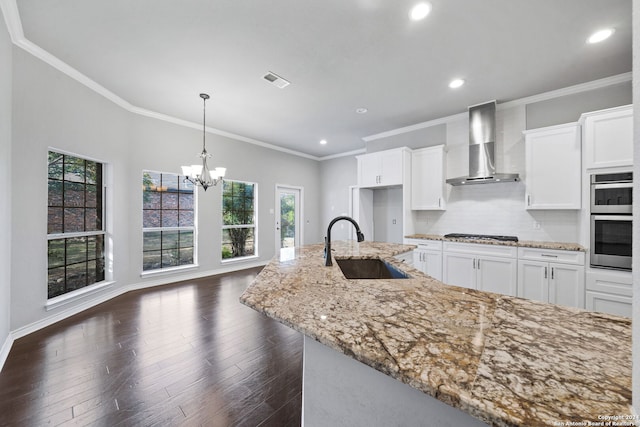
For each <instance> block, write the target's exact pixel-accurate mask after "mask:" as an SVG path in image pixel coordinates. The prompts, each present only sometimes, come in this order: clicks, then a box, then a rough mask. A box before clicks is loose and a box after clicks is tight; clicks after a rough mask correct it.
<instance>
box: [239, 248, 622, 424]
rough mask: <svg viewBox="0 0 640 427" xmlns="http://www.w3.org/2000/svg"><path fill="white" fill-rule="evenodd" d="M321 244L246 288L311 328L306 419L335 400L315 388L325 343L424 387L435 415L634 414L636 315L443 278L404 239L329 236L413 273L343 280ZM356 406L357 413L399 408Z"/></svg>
mask: <svg viewBox="0 0 640 427" xmlns="http://www.w3.org/2000/svg"><path fill="white" fill-rule="evenodd" d="M323 248H324V246H323V245H310V246H305V247H302V248H299V249H296V251H295V256H293V257H291V258H289V259H283V260H280V259H278V258H275V259H273V260H272V261H271V262H270V263H269V264H268V265H267V266H266V267H265V268H264V269H263V271H262V272H261V273H260V274H259V275H258V277H257V278H256V279H255V281H254V282H253V283H252V284H251V286H250V287H249V288H248V289H247V290H246V291H245V293H244V294H243V295H242V297H241V302H242V303H244V304H246V305H247V306H249V307H252V308H254V309H255V310H257V311H259V312H261V313H264V314H265V315H267V316H269V317H271V318H274V319H276V320H278V321H280V322H282V323H283V324H285V325H288V326H290V327H291V328H293V329H295V330H298V331H300V332H301V333H303V334H304V335H305V368H304V369H305V373H304V382H305V385H304V389H303V390H304V391H303V400H304V404H303V405H304V406H303V414H304V415H303V416H304V418H305V425H307V426H310V425H314V422H313V421H309V420H308V419H307V415H308V414H313V413H315V414H317V413H318V411H317V408H318V407H319V406H320V407H322V406H323V405H332V404H335V402H332V401H331V400H330V399H328V400H326V401H316V402H312V401H310V400H309V399H310V397H309V394H308V393H307V386H308V385H309V386H314V384H315V385H317V383H318V381H322V379H318V375H317V373H318V372H317V371H318V370H317V369H316V370H315V371H314V370H313V368H314V367H313V366H310V364H311V363H314V361H318V360H325V362H326V360H328V359H327V358H326V357H324V356H322V357H316V356H317V355H318V354H319V353H322V354H324V355H326V351H328V350H329V349H331V350H330V351H332V352H334V353H336V355H335V356H336V357H337V358H333V356H332V355H330V356H329V357H330V358H331V362H329V363H334V362H332V361H337V362H335V363H338V364H343V363H344V362H343V361H341V360H342V359H341V358H343V357H348V358H350V359H353V360H357V361H358V362H361V364H364V365H367V366H368V367H370V368H373V369H374V370H376V371H378V372H373V374H376V375H377V374H379V373H382V374H384V375H386V376H388V377H391V378H394V379H395V380H398V381H400V382H402V383H404V384H406V385H408V386H410V387H411V388H412V389H414V390H411V391H412V392H413V391H415V390H419V391H420V392H421V393H422V394H421V395H422V396H423V398H424V399H425V404H424V405H421V406H423V408H422V409H423V410H424V408H432V407H433V408H434V409H433V411H435V412H439V411H440V410H439V409H437V406H433V402H431V401H432V400H434V401H435V400H436V399H437V400H438V401H440V402H444V403H446V404H448V405H449V406H450V407H453V408H457V409H459V410H460V411H462V412H464V414H462V415H464V416H466V415H467V414H468V415H470V416H472V417H474V418H475V419H477V420H481V421H483V422H484V423H487V424H490V425H495V426H552V425H557V426H560V425H571V424H569V423H581V422H585V424H584V425H588V424H586V422H592V423H594V424H593V425H598V424H595V423H602V424H601V425H606V424H604V422H605V421H606V419H607V417H622V419H619V421H624V417H630V416H631V415H630V414H631V412H630V410H631V408H630V404H631V321H630V319H628V318H623V317H618V316H613V315H607V314H602V313H594V312H587V311H584V310H580V309H573V308H568V307H561V306H557V305H553V304H547V303H541V302H535V301H529V300H525V299H521V298H516V297H509V296H504V295H498V294H493V293H488V292H481V291H476V290H472V289H466V288H459V287H456V286H449V285H445V284H443V283H441V282H439V281H437V280H434V279H432V278H430V277H429V276H426V275H424V274H422V273H420V272H419V271H417V270H415V269H413V268H412V267H410V266H409V265H406V264H404V263H402V262H401V261H400V260H398V259H395V258H394V256H395V255H398V254H401V253H404V252H407V251H410V250H411V249H412V248H413V247H412V246H407V245H398V244H388V243H378V242H362V243H356V242H351V241H348V242H335V243H333V248H334V252H333V255H334V258H335V259H336V260H338V259H341V258H346V259H349V258H380V259H383V260H385V261H386V262H388V263H389V264H391V265H394V266H395V267H397V268H398V269H400V270H402V271H404V272H405V273H407V274H408V275H409V276H410V277H409V278H407V279H357V280H353V279H346V278H345V277H344V275H343V273H342V271H341V270H340V267H339V266H338V265H337V262H336V263H334V265H333V266H330V267H325V266H324V259H323ZM314 341H317V342H314ZM318 343H320V344H321V345H322V346H321V347H322V348H319V347H318V346H320V344H318ZM307 351H310V352H313V353H312V355H313V357H312V358H308V357H307V354H306V353H307ZM339 353H342V354H339ZM353 360H349V362H353ZM361 364H359V365H361ZM329 367H330V365H329ZM324 369H326V366H325V367H324ZM331 370H332V369H329V370H328V371H331ZM336 372H342V371H340V370H339V369H336ZM344 372H349V369H347V370H346V371H344ZM328 373H330V372H328ZM365 375H366V374H365ZM314 378H315V379H314ZM385 379H388V378H385ZM308 380H309V381H308ZM327 381H328V382H331V381H333V380H331V375H327ZM376 381H377V380H376ZM307 383H309V384H307ZM334 383H335V384H337V385H336V387H340V385H339V382H337V383H336V382H335V381H334ZM367 384H370V383H367ZM399 385H400V386H402V384H399ZM362 388H366V386H363V387H357V386H356V387H354V389H362ZM335 391H336V392H339V391H340V390H338V389H336V390H335ZM364 391H365V392H367V391H369V390H364ZM371 391H375V390H371ZM382 400H384V398H382ZM440 402H436V403H437V404H440ZM357 403H358V405H357V407H353V408H352V412H353V413H354V415H355V418H356V419H357V417H358V413H362V414H363V418H365V417H364V414H365V413H366V414H368V415H369V416H370V415H371V414H374V415H375V414H376V412H378V413H380V415H381V416H384V415H385V413H386V414H389V413H390V409H391V408H385V407H384V406H381V405H380V403H379V402H378V401H375V400H372V401H371V403H370V404H367V401H364V400H362V398H360V399H359V400H358V399H357ZM390 406H393V404H391V405H390ZM311 408H313V409H314V411H311ZM332 410H333V408H331V407H326V408H323V411H320V412H323V413H324V414H325V415H326V414H329V415H330V414H331V412H332ZM410 411H411V409H407V411H405V412H410ZM435 412H434V418H433V419H434V420H435V419H436V417H435V416H436V413H435ZM447 416H448V415H447ZM452 417H453V418H455V417H457V415H456V414H455V413H454V414H452ZM438 423H440V424H442V423H443V422H442V421H438V422H437V423H435V422H433V421H432V420H429V419H426V420H425V423H424V424H422V425H439V424H438ZM398 424H401V423H398ZM450 425H461V424H460V422H459V421H452V422H451V423H450ZM574 425H579V424H574ZM621 425H624V424H621Z"/></svg>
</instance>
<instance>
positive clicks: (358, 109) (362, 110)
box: [356, 107, 369, 114]
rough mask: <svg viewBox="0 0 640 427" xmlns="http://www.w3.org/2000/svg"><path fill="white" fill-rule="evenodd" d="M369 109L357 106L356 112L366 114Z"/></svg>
mask: <svg viewBox="0 0 640 427" xmlns="http://www.w3.org/2000/svg"><path fill="white" fill-rule="evenodd" d="M367 111H369V110H367V109H366V108H364V107H360V108H356V113H358V114H366V112H367Z"/></svg>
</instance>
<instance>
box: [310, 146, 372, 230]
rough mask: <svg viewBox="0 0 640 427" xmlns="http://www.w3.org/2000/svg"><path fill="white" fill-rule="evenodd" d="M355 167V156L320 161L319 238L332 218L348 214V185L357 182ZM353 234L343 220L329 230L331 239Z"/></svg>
mask: <svg viewBox="0 0 640 427" xmlns="http://www.w3.org/2000/svg"><path fill="white" fill-rule="evenodd" d="M357 168H358V161H357V160H356V157H355V156H345V157H338V158H335V159H331V160H324V161H323V162H321V163H320V185H321V191H320V205H321V207H322V217H321V228H320V231H321V232H322V234H321V236H320V237H321V238H324V236H325V235H326V232H327V226H328V225H329V222H330V221H331V220H332V219H333V218H335V217H337V216H340V215H349V213H350V211H349V187H350V186H353V185H356V184H357V183H358V177H357ZM354 236H355V235H354V234H353V227H352V226H351V224H349V223H347V222H345V221H340V222H338V223H336V225H335V226H334V227H333V229H332V230H331V240H345V239H354V238H355V237H354ZM365 238H366V236H365ZM318 241H319V242H321V241H322V239H320V240H318Z"/></svg>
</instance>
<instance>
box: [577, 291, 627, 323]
mask: <svg viewBox="0 0 640 427" xmlns="http://www.w3.org/2000/svg"><path fill="white" fill-rule="evenodd" d="M586 297H587V310H592V311H600V312H603V313H609V314H617V315H618V316H626V317H631V315H632V312H633V302H632V299H631V297H625V296H621V295H609V294H603V293H600V292H594V291H587V292H586Z"/></svg>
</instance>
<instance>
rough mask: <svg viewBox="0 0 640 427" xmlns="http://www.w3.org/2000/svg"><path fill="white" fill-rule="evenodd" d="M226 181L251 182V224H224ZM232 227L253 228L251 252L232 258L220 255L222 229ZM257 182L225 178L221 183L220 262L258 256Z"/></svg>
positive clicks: (238, 260)
mask: <svg viewBox="0 0 640 427" xmlns="http://www.w3.org/2000/svg"><path fill="white" fill-rule="evenodd" d="M226 182H239V183H243V184H251V185H253V224H232V225H225V223H224V184H225V183H226ZM233 228H253V254H251V255H245V256H238V257H232V258H223V257H222V247H223V244H224V230H228V229H233ZM258 247H259V246H258V183H257V182H253V181H244V180H240V179H225V180H224V181H223V183H222V188H221V191H220V252H219V254H220V259H221V261H220V262H221V263H223V264H226V263H234V262H242V261H246V260H250V259H255V258H258V257H259V255H258Z"/></svg>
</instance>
